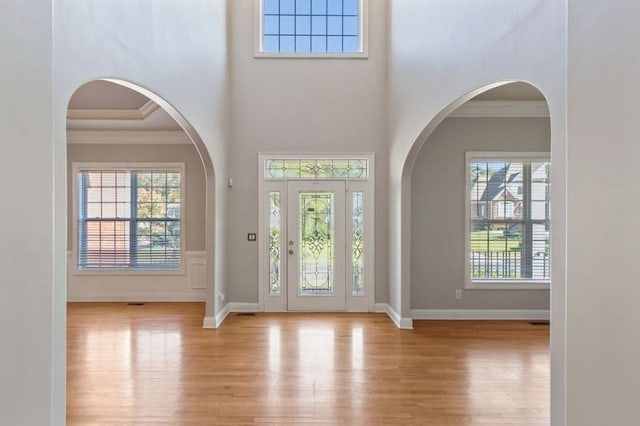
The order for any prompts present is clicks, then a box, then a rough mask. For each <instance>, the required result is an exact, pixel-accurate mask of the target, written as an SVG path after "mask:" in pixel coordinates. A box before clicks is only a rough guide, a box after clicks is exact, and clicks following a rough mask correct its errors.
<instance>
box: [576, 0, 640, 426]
mask: <svg viewBox="0 0 640 426" xmlns="http://www.w3.org/2000/svg"><path fill="white" fill-rule="evenodd" d="M569 14H570V15H569V16H570V20H569V62H568V82H569V83H568V98H567V107H568V113H569V114H568V138H569V189H568V193H569V204H568V213H569V215H568V218H567V223H568V236H567V241H568V260H567V358H568V360H570V361H569V362H568V363H567V402H568V424H570V425H580V426H592V425H593V426H596V425H604V424H607V425H620V426H631V425H637V424H640V413H639V412H638V407H639V406H640V392H638V380H639V378H640V363H639V362H638V360H640V332H639V331H638V325H639V324H640V285H639V282H638V275H637V271H636V268H635V266H636V265H637V264H638V259H639V258H640V238H639V235H640V220H639V218H640V192H639V191H638V182H640V168H639V167H638V159H640V144H639V143H638V135H639V134H640V120H639V119H638V116H639V113H638V105H639V104H640V90H639V89H638V87H640V86H639V84H638V81H639V79H640V48H639V44H638V41H639V40H640V26H638V22H637V17H638V15H639V14H640V3H639V2H637V1H635V0H620V1H616V2H599V1H585V0H579V1H576V0H570V1H569ZM596 29H597V30H596Z"/></svg>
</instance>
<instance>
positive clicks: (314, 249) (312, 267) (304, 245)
mask: <svg viewBox="0 0 640 426" xmlns="http://www.w3.org/2000/svg"><path fill="white" fill-rule="evenodd" d="M287 200H288V201H287V204H288V205H287V218H288V219H287V238H286V252H287V255H286V256H287V309H288V310H290V311H343V310H345V309H346V283H345V275H346V274H345V260H346V252H345V232H346V224H345V216H346V214H345V213H346V211H345V183H344V182H343V181H319V180H318V181H288V182H287Z"/></svg>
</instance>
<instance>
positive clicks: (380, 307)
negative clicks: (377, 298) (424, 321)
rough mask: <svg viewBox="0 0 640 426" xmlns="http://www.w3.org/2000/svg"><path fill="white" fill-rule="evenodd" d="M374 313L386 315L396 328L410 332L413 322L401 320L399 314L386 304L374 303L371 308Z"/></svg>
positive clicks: (406, 319) (409, 319) (407, 319)
mask: <svg viewBox="0 0 640 426" xmlns="http://www.w3.org/2000/svg"><path fill="white" fill-rule="evenodd" d="M373 310H374V312H379V313H386V314H387V315H388V316H389V318H391V321H393V323H394V324H395V325H396V327H398V328H400V329H402V330H412V329H413V320H412V319H411V318H402V317H401V316H400V314H399V313H398V312H397V311H396V310H395V309H393V308H392V307H391V306H390V305H389V304H388V303H376V304H375V305H374V307H373Z"/></svg>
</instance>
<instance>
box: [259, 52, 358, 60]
mask: <svg viewBox="0 0 640 426" xmlns="http://www.w3.org/2000/svg"><path fill="white" fill-rule="evenodd" d="M253 57H254V58H256V59H263V58H264V59H367V58H368V57H369V54H368V53H367V52H356V53H270V52H254V54H253Z"/></svg>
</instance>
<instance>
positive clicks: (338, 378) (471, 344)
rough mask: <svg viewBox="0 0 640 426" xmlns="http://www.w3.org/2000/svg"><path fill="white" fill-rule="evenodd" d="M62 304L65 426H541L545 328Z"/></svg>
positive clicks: (545, 405) (545, 414)
mask: <svg viewBox="0 0 640 426" xmlns="http://www.w3.org/2000/svg"><path fill="white" fill-rule="evenodd" d="M203 316H204V305H203V304H200V303H166V304H163V303H148V304H144V305H142V306H135V305H127V304H125V303H100V304H93V303H81V304H79V303H78V304H76V303H70V304H69V306H68V338H67V350H68V356H67V364H68V373H67V374H68V383H67V392H68V393H67V399H68V402H67V422H68V423H67V424H68V425H82V426H89V425H103V426H104V425H185V426H195V425H256V424H260V425H277V424H291V425H299V424H324V425H391V424H394V425H442V426H449V425H454V426H455V425H548V424H549V327H548V326H546V325H532V324H529V323H527V322H505V321H502V322H501V321H482V322H475V321H416V322H415V329H414V330H398V329H396V327H395V326H394V325H393V324H392V323H391V321H390V320H389V319H388V318H387V316H386V315H381V314H362V315H361V314H255V315H240V314H230V315H229V317H228V318H227V319H226V320H225V322H224V324H223V325H222V327H221V328H219V329H217V330H204V329H202V319H203Z"/></svg>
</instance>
